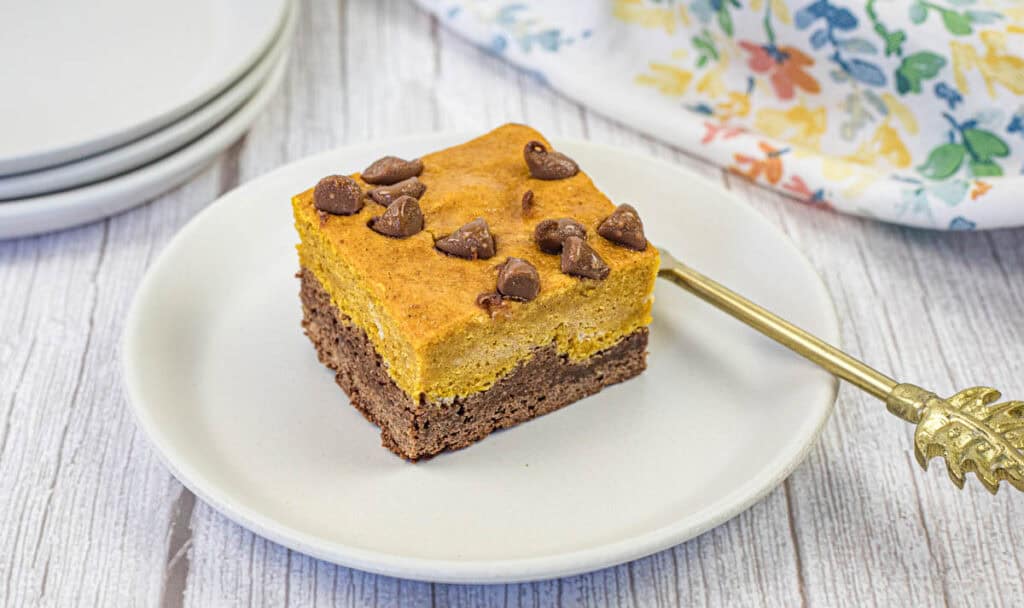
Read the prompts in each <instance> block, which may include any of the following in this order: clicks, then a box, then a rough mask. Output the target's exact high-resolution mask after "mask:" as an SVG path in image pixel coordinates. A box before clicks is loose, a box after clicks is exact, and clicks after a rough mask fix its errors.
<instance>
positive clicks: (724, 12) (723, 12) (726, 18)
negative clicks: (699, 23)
mask: <svg viewBox="0 0 1024 608" xmlns="http://www.w3.org/2000/svg"><path fill="white" fill-rule="evenodd" d="M718 25H720V26H721V27H722V31H723V32H725V33H726V34H728V35H730V36H732V15H731V14H730V13H729V7H728V5H727V4H726V3H725V2H723V3H722V8H720V9H718Z"/></svg>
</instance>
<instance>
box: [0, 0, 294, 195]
mask: <svg viewBox="0 0 1024 608" xmlns="http://www.w3.org/2000/svg"><path fill="white" fill-rule="evenodd" d="M296 17H297V11H295V10H292V9H291V6H290V5H289V9H288V11H287V13H286V15H285V22H284V24H283V27H282V28H281V29H279V30H278V31H277V32H276V33H275V36H274V38H273V40H271V42H270V46H268V47H267V48H266V49H264V50H263V52H262V53H261V54H260V56H259V58H258V59H257V60H256V63H254V64H253V65H251V66H249V67H248V69H247V70H246V71H245V72H244V73H243V74H242V75H241V76H240V77H239V78H238V79H237V80H235V81H234V82H232V83H231V84H230V85H229V86H228V87H227V88H225V89H224V90H222V91H220V92H218V93H217V94H216V95H215V96H213V97H212V98H211V99H209V100H208V101H207V102H205V103H203V104H201V105H199V106H198V107H196V108H194V109H193V110H192V111H191V112H189V113H188V114H186V115H185V116H183V117H181V118H180V119H178V120H176V121H173V122H170V123H168V124H166V125H164V126H162V127H160V128H158V129H156V130H155V131H152V132H151V133H147V134H145V135H143V136H141V137H139V138H136V139H132V140H131V141H127V142H125V143H123V144H120V145H118V146H115V147H113V148H110V149H109V150H103V151H101V152H97V153H95V154H91V155H89V156H86V157H83V158H77V159H74V160H71V161H67V162H64V163H61V164H59V165H54V166H50V167H42V168H39V169H34V170H31V171H25V172H21V173H15V174H11V175H0V205H2V204H4V203H5V202H20V201H23V200H24V199H31V198H37V197H40V196H47V195H50V194H60V193H61V192H63V191H66V190H75V189H77V188H83V187H86V186H88V185H91V184H94V183H99V182H102V181H105V180H109V179H113V178H116V177H117V176H119V175H121V174H124V173H129V172H131V171H134V170H135V169H139V168H142V167H145V166H146V165H148V164H150V163H153V162H157V161H159V160H160V159H161V158H163V157H165V156H168V155H170V154H174V153H175V152H176V151H177V150H179V149H181V148H183V147H187V146H188V145H189V144H190V143H192V142H193V141H195V140H197V139H199V138H201V137H202V136H203V135H204V134H205V133H207V132H208V131H210V130H212V129H216V128H217V126H218V125H220V124H221V123H222V122H223V121H224V120H226V119H227V118H228V117H230V116H231V115H232V114H234V113H235V111H237V110H239V109H241V108H242V106H244V105H245V104H246V103H247V102H248V101H249V100H250V99H252V98H253V96H255V95H256V94H258V93H259V91H260V88H261V87H262V86H263V85H264V84H265V83H266V82H267V81H268V80H269V78H270V75H271V73H272V72H273V70H274V68H275V67H277V65H278V63H279V61H280V59H281V57H282V56H283V55H284V54H285V53H286V52H287V49H288V46H289V43H290V42H291V39H292V36H291V31H292V30H293V29H294V25H295V23H294V21H295V19H296ZM140 152H141V153H140ZM112 159H113V160H112ZM69 172H70V175H69ZM55 181H56V185H54V182H55ZM25 182H27V184H26V183H25ZM40 182H45V183H40ZM12 183H13V184H15V185H14V186H11V184H12ZM11 188H13V189H14V191H13V192H11V191H10V189H11ZM19 189H20V190H21V191H20V192H19V191H18V190H19Z"/></svg>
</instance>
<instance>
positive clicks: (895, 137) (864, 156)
mask: <svg viewBox="0 0 1024 608" xmlns="http://www.w3.org/2000/svg"><path fill="white" fill-rule="evenodd" d="M844 158H845V159H846V160H848V161H850V162H854V163H860V164H862V165H873V164H875V163H876V162H877V161H878V160H879V159H885V160H887V161H889V163H890V164H892V165H893V166H894V167H898V168H900V169H903V168H905V167H909V166H910V151H909V150H907V146H906V145H905V144H904V143H903V140H902V139H900V134H899V133H898V132H897V131H896V129H894V128H893V127H892V125H890V124H889V120H888V119H886V120H885V122H883V123H882V124H880V125H878V128H877V129H875V134H874V135H873V136H872V137H871V139H869V140H868V141H865V142H863V143H861V145H860V146H859V147H858V148H857V151H856V152H854V153H853V154H849V155H847V156H845V157H844Z"/></svg>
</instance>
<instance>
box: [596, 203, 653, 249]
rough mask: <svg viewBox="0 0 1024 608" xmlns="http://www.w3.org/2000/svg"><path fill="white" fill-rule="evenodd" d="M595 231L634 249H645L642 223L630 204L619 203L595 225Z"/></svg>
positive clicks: (645, 243)
mask: <svg viewBox="0 0 1024 608" xmlns="http://www.w3.org/2000/svg"><path fill="white" fill-rule="evenodd" d="M597 233H598V234H600V235H601V236H603V237H604V238H606V239H608V240H609V241H611V242H613V243H615V244H616V245H622V246H623V247H628V248H629V249H634V250H636V251H643V250H644V249H647V238H646V237H645V236H644V224H643V222H641V221H640V215H639V214H638V213H637V212H636V209H634V208H633V207H632V206H630V205H619V206H618V207H616V208H615V211H613V212H612V214H611V215H609V216H608V217H607V218H605V220H604V221H603V222H601V224H600V225H599V226H598V227H597Z"/></svg>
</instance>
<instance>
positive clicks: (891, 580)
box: [0, 0, 1024, 608]
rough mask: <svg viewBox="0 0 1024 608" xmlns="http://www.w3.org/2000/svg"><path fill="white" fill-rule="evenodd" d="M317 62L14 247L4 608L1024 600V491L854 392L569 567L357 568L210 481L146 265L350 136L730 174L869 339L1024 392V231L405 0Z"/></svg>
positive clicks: (890, 362) (877, 349)
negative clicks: (115, 202)
mask: <svg viewBox="0 0 1024 608" xmlns="http://www.w3.org/2000/svg"><path fill="white" fill-rule="evenodd" d="M290 67H291V69H290V71H289V73H288V75H287V77H286V80H285V82H284V84H283V86H282V89H281V91H280V92H279V94H278V95H277V97H276V98H275V99H274V101H273V102H272V103H271V105H270V107H269V108H268V110H267V111H266V112H265V113H264V115H263V116H262V117H261V118H260V119H259V120H258V121H257V122H256V123H255V125H254V126H253V128H252V130H251V131H250V132H249V133H248V134H247V135H246V136H245V137H244V138H242V139H241V140H240V141H239V142H237V143H236V144H235V145H234V146H232V148H231V149H230V150H228V151H227V152H225V153H224V154H223V155H222V156H221V157H220V158H219V159H218V160H217V162H216V163H215V164H213V165H212V166H211V167H209V168H208V169H206V170H205V171H204V172H202V173H201V174H199V175H198V176H196V177H195V178H193V179H192V180H191V181H189V182H188V183H187V184H186V185H184V186H182V187H180V188H178V189H176V190H174V191H172V192H170V193H168V194H166V195H164V196H161V197H159V198H158V199H157V200H155V201H154V202H152V203H150V204H147V205H145V206H143V207H141V208H139V209H136V210H134V211H130V212H128V213H125V214H122V215H119V216H116V217H113V218H110V219H107V220H105V221H102V222H98V223H95V224H92V225H89V226H85V227H82V228H77V229H73V230H67V231H64V232H60V233H56V234H52V235H46V236H41V237H35V238H28V239H20V240H11V241H3V242H0V295H2V300H0V302H2V303H0V515H2V517H0V605H3V606H65V605H101V606H154V605H162V606H282V605H293V606H374V607H381V608H385V607H388V608H390V607H397V606H495V607H497V606H502V607H516V606H595V607H596V606H677V605H687V606H691V605H692V606H722V605H728V606H760V605H767V606H862V605H891V606H1007V607H1009V606H1019V605H1021V603H1022V602H1024V497H1022V496H1021V495H1020V494H1019V493H1014V492H1011V491H1006V490H1005V489H1004V491H1002V492H1000V494H999V495H998V496H997V497H995V498H992V497H991V496H989V495H988V494H987V493H986V492H985V491H984V490H983V489H982V488H981V487H980V486H979V485H977V484H975V483H970V484H968V487H967V488H966V489H965V490H964V491H963V492H959V491H957V490H955V489H954V488H953V487H952V486H951V484H949V483H948V482H947V481H946V480H945V479H944V476H945V471H944V470H943V468H942V467H941V466H935V467H933V468H932V469H931V470H930V471H928V472H927V473H923V472H921V471H919V470H918V467H917V464H916V463H915V462H914V461H913V458H912V456H911V454H910V452H909V449H908V446H909V445H910V443H909V442H910V435H911V428H910V427H909V426H908V425H901V424H900V423H898V422H897V421H896V420H895V419H893V418H892V417H891V416H890V415H889V414H888V413H886V412H885V411H884V408H883V407H882V406H880V405H879V404H878V403H877V402H874V401H872V400H871V399H870V398H868V397H867V396H865V395H863V394H860V393H859V392H857V391H855V390H853V389H850V388H849V387H844V388H843V389H842V390H841V391H840V394H839V399H838V404H837V409H836V413H835V415H834V416H833V418H832V419H831V421H830V422H829V423H828V425H827V427H826V429H825V431H824V434H823V436H822V439H821V442H820V443H819V444H818V445H817V446H816V447H815V448H814V449H813V451H812V453H811V455H810V457H809V458H808V459H807V461H806V462H805V463H804V464H803V465H802V466H801V467H800V468H799V469H798V470H797V471H796V472H795V473H794V474H793V476H792V477H791V478H790V479H789V480H788V481H786V482H785V483H784V484H783V486H781V487H779V488H778V489H776V490H775V491H774V492H772V493H771V494H769V496H768V497H767V498H765V499H764V500H763V501H761V502H760V503H758V504H757V505H755V506H754V507H753V508H751V509H750V510H749V511H747V512H745V513H743V514H741V515H740V516H738V517H737V518H735V519H734V520H732V521H730V522H728V523H726V524H724V525H722V526H720V527H719V528H716V529H715V530H712V531H710V532H708V533H706V534H704V535H702V536H700V537H698V538H696V539H694V540H692V541H690V542H688V543H685V544H683V545H680V546H677V547H674V548H672V549H669V550H667V551H663V552H661V553H658V554H656V555H652V556H650V557H647V558H644V559H640V560H637V561H635V562H632V563H629V564H624V565H621V566H618V567H615V568H609V569H606V570H602V571H598V572H593V573H589V574H585V575H581V576H575V577H570V578H565V579H559V580H553V581H544V582H537V583H524V584H516V585H494V586H471V585H443V584H430V583H421V582H413V581H406V580H399V579H393V578H388V577H383V576H376V575H371V574H367V573H364V572H360V571H357V570H352V569H347V568H343V567H339V566H334V565H332V564H328V563H325V562H322V561H318V560H315V559H312V558H309V557H307V556H304V555H302V554H300V553H296V552H293V551H289V550H287V549H284V548H283V547H281V546H279V545H276V544H274V543H272V542H270V541H267V540H264V539H262V538H260V537H259V536H257V535H255V534H253V533H251V532H249V531H247V530H245V529H244V528H242V527H240V526H238V525H236V524H234V523H232V522H231V521H229V520H228V519H226V518H225V517H223V516H221V515H220V514H218V513H217V512H216V511H215V510H214V509H212V508H211V507H209V506H208V505H206V504H205V503H203V502H202V501H201V500H198V499H196V498H195V497H194V496H193V495H192V494H191V493H190V492H189V491H188V490H186V489H184V488H183V487H182V486H181V485H180V484H179V483H178V482H177V481H176V480H175V479H174V478H173V477H172V476H171V475H170V474H169V473H168V472H167V470H166V469H165V468H164V467H163V465H162V464H161V462H160V460H159V458H158V456H157V455H156V454H155V453H154V452H153V450H152V449H151V448H150V447H149V446H148V445H147V444H146V441H145V439H144V438H142V437H141V436H140V433H139V432H138V431H137V429H136V427H135V423H134V421H133V420H132V417H131V414H130V412H129V410H128V408H127V406H126V402H125V396H124V393H123V391H122V388H121V379H120V372H119V369H118V363H117V360H118V349H119V341H120V336H121V331H122V329H123V320H124V315H125V312H126V310H127V307H128V305H129V303H130V301H131V298H132V295H133V294H134V291H135V289H136V287H137V286H138V284H139V281H140V280H141V278H142V276H143V274H144V273H145V270H146V268H147V267H148V265H149V264H150V262H151V261H152V259H153V257H154V255H155V254H157V253H158V252H159V251H160V250H161V249H162V248H163V246H164V245H165V244H166V243H167V242H168V240H169V239H170V238H171V237H172V236H173V235H174V233H175V232H176V231H177V230H178V229H179V228H180V227H181V226H182V225H184V224H185V223H186V222H187V221H188V220H189V219H190V218H191V217H192V216H193V215H194V214H195V213H196V212H197V211H199V210H200V209H202V208H203V207H204V206H206V205H207V204H209V203H210V202H212V201H213V200H214V199H216V198H217V196H218V195H219V194H221V193H223V192H225V191H227V190H230V189H231V188H233V187H235V186H237V185H238V184H240V183H243V182H245V181H247V180H249V179H251V178H254V177H256V176H258V175H261V174H263V173H265V172H267V171H270V170H272V169H274V168H275V167H278V166H280V165H282V164H285V163H287V162H289V161H293V160H297V159H300V158H302V157H304V156H307V155H309V154H313V153H316V152H320V151H323V150H328V149H331V148H334V147H337V146H342V145H345V144H347V143H357V142H362V141H368V140H373V139H375V138H380V137H390V136H396V135H403V134H406V133H422V132H431V131H452V130H459V131H483V130H486V129H488V128H490V127H493V126H495V125H497V124H500V123H503V122H507V121H519V122H525V123H529V124H531V125H534V126H536V127H537V128H539V129H541V130H542V131H544V132H545V133H548V134H552V135H559V136H568V137H575V138H583V139H590V140H594V141H599V142H604V143H609V144H613V145H616V146H619V147H622V148H625V149H630V150H635V151H639V152H643V153H646V154H650V155H652V156H655V157H659V158H664V159H667V160H670V161H673V162H676V163H678V164H680V165H683V166H686V167H689V168H691V169H693V170H694V171H696V172H698V173H700V174H701V175H704V176H706V177H708V178H710V179H712V180H715V181H718V182H719V183H722V184H723V186H724V187H726V188H728V189H730V190H731V191H732V192H734V193H735V194H736V195H737V196H739V197H740V198H742V199H743V200H745V201H747V202H749V204H750V205H752V206H753V207H754V208H756V209H757V210H758V211H759V212H761V213H763V214H764V215H765V216H766V217H767V218H768V219H769V220H770V221H772V222H773V223H774V224H776V225H778V226H779V227H780V228H781V229H782V230H784V231H785V232H786V233H787V234H788V235H789V236H790V237H791V238H792V239H793V240H794V241H795V242H796V244H797V246H798V247H799V248H800V249H801V250H802V251H803V252H804V253H805V254H806V255H807V256H808V257H809V258H810V260H811V262H812V264H813V265H814V267H815V268H816V269H817V271H818V272H819V273H820V274H821V276H822V278H823V279H824V280H825V282H826V284H827V286H828V289H829V290H830V292H831V293H832V296H833V298H834V299H835V303H836V306H837V309H838V312H839V316H840V318H841V320H842V336H843V342H844V346H845V347H846V348H848V349H849V350H850V351H851V352H852V353H853V354H855V355H860V356H862V357H863V358H865V359H866V360H868V361H871V362H873V363H874V364H875V365H877V366H878V367H880V368H881V369H883V370H885V371H888V372H891V373H892V374H893V375H894V376H897V377H899V378H902V379H907V380H909V381H919V382H922V383H928V384H929V386H930V387H931V388H934V389H936V390H938V391H939V392H941V393H950V392H951V391H953V390H955V389H957V388H963V387H967V386H970V385H973V384H985V383H988V384H996V385H998V387H999V388H1000V389H1002V390H1003V391H1004V393H1005V394H1006V395H1008V396H1018V397H1020V396H1022V395H1024V304H1022V303H1024V230H1004V231H997V232H991V233H934V232H923V231H916V230H910V229H905V228H900V227H894V226H886V225H880V224H877V223H873V222H868V221H865V220H861V219H856V218H850V217H843V216H839V215H836V214H833V213H830V212H827V211H823V210H821V209H818V208H813V207H810V206H807V205H802V204H799V203H796V202H794V201H791V200H785V199H784V198H783V197H782V196H780V195H778V194H774V193H772V192H769V191H767V190H764V189H761V188H759V187H757V186H754V185H751V184H749V183H747V182H744V181H742V180H741V179H738V178H736V177H733V176H729V175H726V174H724V173H723V172H722V171H721V170H720V169H718V168H717V167H714V166H712V165H709V164H707V163H705V162H703V161H702V160H700V159H697V158H694V157H691V156H688V155H687V154H685V153H683V152H682V151H680V150H678V149H675V148H673V147H671V146H668V145H665V144H663V143H660V142H657V141H654V140H652V139H651V138H649V137H646V136H643V135H639V134H637V133H635V132H633V131H631V130H630V129H628V128H625V127H623V126H622V125H620V124H619V123H617V122H615V121H614V120H611V119H609V118H607V117H604V116H601V115H598V114H595V113H593V112H591V111H589V110H587V109H585V108H583V107H581V106H580V105H578V104H576V103H574V102H571V101H569V100H567V99H565V98H564V97H562V96H560V95H559V94H557V93H555V92H554V91H552V90H551V89H550V88H548V87H547V86H546V85H545V84H544V83H542V82H540V81H539V80H537V79H536V78H535V77H533V76H531V75H528V74H526V73H523V72H520V71H517V70H515V69H514V68H512V67H510V66H508V65H507V64H505V63H504V62H503V61H501V60H500V59H498V58H496V57H493V56H490V55H488V54H486V53H484V52H482V51H480V50H478V49H476V48H474V47H473V46H471V45H470V44H468V43H466V42H465V41H463V40H461V39H460V38H458V37H457V36H455V35H454V34H452V33H451V32H449V31H446V30H444V29H443V28H441V27H439V25H438V23H437V22H436V20H434V19H432V18H431V17H430V16H429V15H428V14H426V13H424V12H422V11H421V10H419V9H418V8H416V7H415V6H414V5H413V4H411V3H409V2H406V1H404V0H386V1H382V2H370V1H366V0H364V1H355V0H352V1H345V0H341V1H340V2H321V1H318V0H306V1H304V2H303V3H302V6H301V18H300V23H299V29H298V34H297V36H296V40H295V45H294V48H293V53H292V57H291V66H290Z"/></svg>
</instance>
